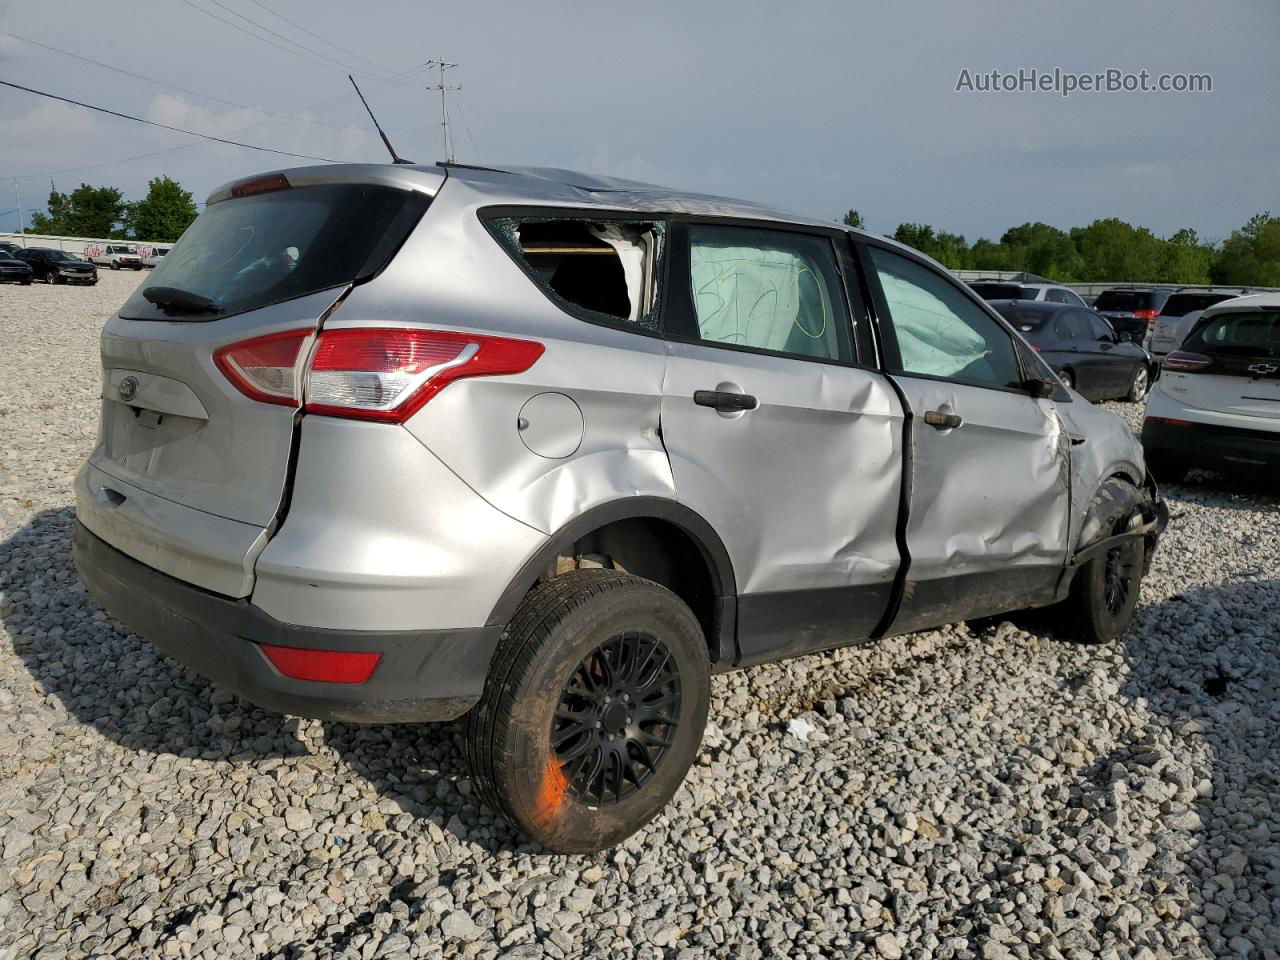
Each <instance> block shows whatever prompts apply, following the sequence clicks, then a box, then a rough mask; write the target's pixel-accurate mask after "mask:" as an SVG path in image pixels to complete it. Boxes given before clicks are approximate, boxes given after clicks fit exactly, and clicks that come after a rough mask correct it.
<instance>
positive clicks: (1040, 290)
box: [969, 280, 1089, 310]
mask: <svg viewBox="0 0 1280 960" xmlns="http://www.w3.org/2000/svg"><path fill="white" fill-rule="evenodd" d="M969 288H970V289H971V290H972V291H973V292H974V293H976V294H977V295H978V296H980V297H981V298H982V299H983V300H988V301H989V300H1039V301H1041V302H1044V303H1065V304H1068V305H1070V306H1073V307H1084V308H1085V309H1086V310H1087V309H1089V307H1088V304H1086V303H1085V302H1084V300H1082V299H1081V298H1080V295H1079V294H1078V293H1076V292H1075V291H1074V290H1071V289H1068V288H1067V287H1060V286H1058V285H1057V284H1056V283H1023V282H1022V281H1020V280H1016V281H1015V280H972V281H970V282H969Z"/></svg>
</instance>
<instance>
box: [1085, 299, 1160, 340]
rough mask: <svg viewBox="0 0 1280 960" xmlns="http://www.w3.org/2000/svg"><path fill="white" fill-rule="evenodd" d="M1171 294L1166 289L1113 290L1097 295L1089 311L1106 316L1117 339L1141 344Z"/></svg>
mask: <svg viewBox="0 0 1280 960" xmlns="http://www.w3.org/2000/svg"><path fill="white" fill-rule="evenodd" d="M1171 293H1173V290H1172V289H1171V288H1169V287H1113V288H1112V289H1110V290H1103V291H1102V293H1100V294H1098V299H1097V300H1095V301H1093V309H1094V310H1096V311H1097V312H1098V313H1100V314H1102V315H1103V316H1104V317H1106V318H1107V320H1108V321H1110V323H1111V326H1112V327H1114V328H1115V331H1116V333H1118V334H1120V336H1122V337H1124V338H1125V339H1127V340H1132V341H1133V342H1134V343H1141V342H1142V341H1143V340H1144V339H1146V336H1147V330H1148V329H1150V328H1151V327H1153V326H1154V325H1155V322H1156V316H1157V314H1159V313H1160V308H1161V307H1163V306H1164V302H1165V301H1166V300H1168V299H1169V295H1170V294H1171Z"/></svg>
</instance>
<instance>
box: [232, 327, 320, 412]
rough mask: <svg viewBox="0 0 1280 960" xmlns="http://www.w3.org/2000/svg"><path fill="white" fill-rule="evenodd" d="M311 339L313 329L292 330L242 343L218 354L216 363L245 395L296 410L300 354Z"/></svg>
mask: <svg viewBox="0 0 1280 960" xmlns="http://www.w3.org/2000/svg"><path fill="white" fill-rule="evenodd" d="M310 336H311V331H310V330H290V331H288V332H287V333H273V334H270V335H269V336H265V337H254V338H253V339H252V340H241V341H240V342H239V343H232V344H229V345H228V346H225V347H223V348H221V349H220V350H218V351H216V352H215V353H214V355H213V362H214V363H216V364H217V365H218V369H219V370H221V371H222V373H223V375H224V376H226V378H227V379H228V380H230V381H231V383H232V384H233V385H234V386H235V387H236V389H237V390H239V391H240V392H241V393H243V394H244V395H245V396H247V397H252V398H253V399H254V400H261V401H262V402H263V403H278V404H282V405H283V406H286V407H296V406H297V405H298V404H299V403H300V402H301V397H300V396H299V395H298V371H297V364H298V354H299V352H301V350H302V345H303V344H304V343H305V342H306V341H307V338H308V337H310Z"/></svg>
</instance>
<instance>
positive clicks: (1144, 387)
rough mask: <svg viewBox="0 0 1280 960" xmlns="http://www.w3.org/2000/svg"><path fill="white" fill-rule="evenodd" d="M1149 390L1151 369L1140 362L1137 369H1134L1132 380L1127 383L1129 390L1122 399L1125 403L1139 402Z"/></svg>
mask: <svg viewBox="0 0 1280 960" xmlns="http://www.w3.org/2000/svg"><path fill="white" fill-rule="evenodd" d="M1150 390H1151V371H1150V370H1148V369H1147V365H1146V364H1145V363H1140V364H1138V369H1137V370H1135V371H1134V374H1133V382H1131V383H1130V384H1129V392H1128V393H1126V394H1125V396H1124V399H1125V401H1126V402H1127V403H1141V402H1142V401H1143V400H1145V399H1146V397H1147V393H1148V392H1149V391H1150Z"/></svg>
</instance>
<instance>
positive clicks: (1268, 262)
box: [1210, 211, 1280, 287]
mask: <svg viewBox="0 0 1280 960" xmlns="http://www.w3.org/2000/svg"><path fill="white" fill-rule="evenodd" d="M1210 276H1211V277H1212V278H1213V282H1214V283H1224V284H1229V285H1231V286H1246V285H1257V286H1264V287H1277V286H1280V217H1273V216H1272V215H1271V213H1270V212H1269V211H1268V212H1266V213H1259V214H1256V215H1255V216H1252V217H1250V218H1249V222H1248V223H1246V224H1245V225H1244V226H1243V227H1241V228H1240V229H1239V230H1233V231H1232V232H1231V236H1230V237H1228V238H1227V240H1226V242H1225V243H1223V245H1222V250H1221V251H1220V252H1219V253H1218V257H1217V259H1216V260H1215V261H1214V263H1213V266H1212V267H1211V268H1210Z"/></svg>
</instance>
